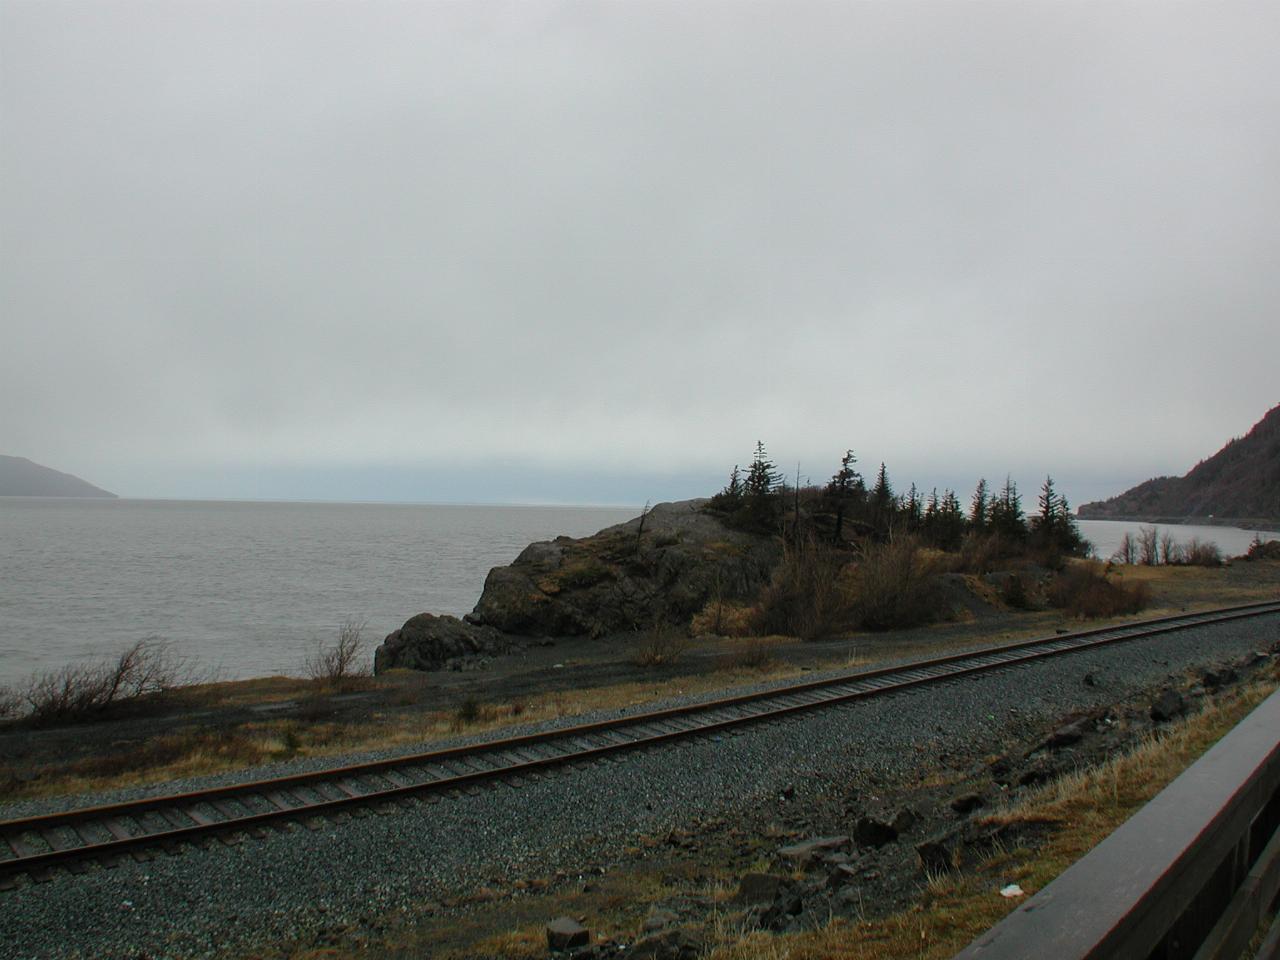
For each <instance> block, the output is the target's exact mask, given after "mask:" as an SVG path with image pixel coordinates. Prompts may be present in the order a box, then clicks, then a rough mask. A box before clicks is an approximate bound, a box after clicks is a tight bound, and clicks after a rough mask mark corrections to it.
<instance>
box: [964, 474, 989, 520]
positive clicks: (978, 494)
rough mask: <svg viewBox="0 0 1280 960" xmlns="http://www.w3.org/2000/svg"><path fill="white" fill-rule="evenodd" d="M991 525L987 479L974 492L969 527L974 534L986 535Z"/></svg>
mask: <svg viewBox="0 0 1280 960" xmlns="http://www.w3.org/2000/svg"><path fill="white" fill-rule="evenodd" d="M990 525H991V503H990V495H989V494H988V493H987V478H986V477H983V478H982V479H980V480H979V481H978V486H977V489H975V490H974V491H973V500H972V501H970V504H969V526H970V527H972V528H973V532H974V533H986V532H987V528H988V527H989V526H990Z"/></svg>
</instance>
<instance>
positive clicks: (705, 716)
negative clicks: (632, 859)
mask: <svg viewBox="0 0 1280 960" xmlns="http://www.w3.org/2000/svg"><path fill="white" fill-rule="evenodd" d="M1272 613H1280V600H1273V601H1263V602H1258V603H1250V604H1240V605H1237V606H1232V607H1224V608H1218V609H1215V610H1208V611H1200V612H1196V613H1186V614H1178V615H1175V616H1168V617H1159V618H1154V619H1148V620H1142V621H1137V622H1134V623H1127V624H1120V625H1113V626H1109V627H1098V628H1094V629H1091V630H1082V631H1076V632H1073V633H1064V634H1055V635H1053V636H1046V637H1040V638H1035V639H1031V640H1023V641H1017V642H1014V643H1009V644H1003V645H998V646H992V647H983V648H980V649H977V650H971V651H968V652H966V653H959V654H949V655H947V656H943V657H934V658H930V659H925V660H916V661H910V662H907V663H903V664H899V665H896V666H890V667H882V668H878V669H875V670H865V671H857V672H849V673H843V674H838V675H835V676H831V677H826V678H822V679H819V680H810V681H805V682H801V683H794V684H788V685H785V686H781V687H776V688H773V689H770V690H762V691H755V692H753V693H749V694H740V695H736V696H727V697H721V698H717V699H714V700H709V701H704V702H701V703H696V704H687V705H684V706H678V707H669V708H666V709H662V710H655V711H650V712H647V713H640V714H633V715H631V716H626V717H618V718H614V719H610V720H602V721H596V722H591V723H583V724H576V725H573V726H568V727H562V728H559V729H556V730H548V731H542V732H539V733H531V734H522V735H518V736H514V737H505V738H501V739H498V740H491V741H486V742H483V743H476V744H469V745H463V746H457V747H449V748H445V749H441V750H434V751H429V752H425V753H417V754H409V755H405V756H401V757H393V758H388V759H383V760H376V761H370V762H367V763H356V764H348V765H344V766H339V767H333V768H328V769H325V770H318V771H310V772H306V773H300V774H290V775H286V776H281V777H273V778H268V779H263V780H254V781H246V782H243V783H238V784H231V785H228V786H223V787H214V788H210V789H207V790H193V791H187V792H182V793H176V794H167V795H159V796H155V797H147V798H143V799H140V800H133V801H126V802H122V803H113V804H102V805H97V806H92V807H83V808H78V809H72V810H67V811H63V812H59V813H50V814H43V815H39V816H33V817H25V818H20V819H15V820H6V821H0V880H3V879H5V878H7V877H10V876H12V875H13V874H15V873H20V872H28V873H30V874H31V875H32V877H33V878H34V879H37V880H43V879H48V874H47V873H46V871H48V870H49V869H50V868H52V867H54V866H57V865H60V864H71V865H75V864H76V863H77V862H80V861H84V860H91V859H100V860H103V862H104V863H111V862H112V861H113V859H114V858H115V857H118V856H119V855H121V854H124V853H126V852H134V851H141V850H144V849H145V848H154V847H170V846H171V845H173V844H175V843H179V842H184V841H193V840H196V839H198V838H207V837H211V836H212V837H219V836H221V837H223V838H227V837H228V836H229V835H230V834H234V833H239V832H241V831H244V830H253V829H260V828H261V827H263V826H264V825H268V824H280V823H281V822H282V821H291V820H293V821H296V820H299V819H302V820H311V819H312V818H315V817H326V816H333V815H335V814H338V813H341V812H344V811H347V810H350V809H351V808H353V807H369V806H375V805H383V804H386V803H389V802H393V801H402V800H404V799H406V798H408V797H409V796H412V795H415V794H423V793H439V792H448V791H453V790H459V789H464V788H474V787H475V786H476V785H477V784H479V783H481V782H485V781H493V780H503V779H514V778H519V777H520V776H521V775H523V774H535V775H538V774H543V775H545V773H546V772H547V771H549V770H551V769H553V768H556V767H564V766H566V765H568V764H571V763H575V762H579V761H587V762H590V761H594V760H597V759H601V758H603V757H605V756H606V755H609V754H615V753H619V752H622V751H627V750H637V749H645V748H650V747H656V746H661V745H664V744H667V743H670V742H673V741H677V740H685V739H691V738H697V737H701V736H705V735H707V734H712V733H718V732H722V731H726V730H729V729H732V728H735V727H739V726H742V725H744V724H748V723H756V722H764V721H770V720H774V719H779V718H785V717H789V716H793V715H795V714H798V713H802V712H805V711H809V710H815V709H819V708H821V707H825V706H831V705H839V704H846V703H848V702H850V701H853V700H859V699H866V698H869V697H874V696H880V695H884V694H890V693H896V692H900V691H903V690H906V689H910V688H914V687H919V686H925V685H931V684H935V683H941V682H945V681H947V680H951V679H955V678H957V677H966V676H971V675H975V674H980V673H986V672H990V671H994V670H1001V669H1005V668H1007V667H1011V666H1016V665H1019V664H1025V663H1028V662H1031V661H1036V660H1042V659H1045V658H1049V657H1056V656H1060V655H1063V654H1067V653H1073V652H1076V651H1079V650H1088V649H1093V648H1096V647H1100V646H1105V645H1109V644H1114V643H1121V642H1125V641H1130V640H1138V639H1143V638H1146V637H1151V636H1157V635H1160V634H1164V633H1170V632H1173V631H1177V630H1186V629H1191V628H1194V627H1199V626H1208V625H1213V624H1218V623H1224V622H1230V621H1234V620H1240V619H1245V618H1251V617H1258V616H1264V615H1267V614H1272ZM841 688H845V689H841ZM806 694H810V695H812V694H817V696H816V697H812V698H810V697H806V696H803V695H806ZM770 701H773V702H770ZM744 710H745V711H746V712H743V711H744ZM712 715H715V716H712ZM677 720H684V721H685V722H686V723H691V724H692V725H691V726H684V725H683V724H681V723H678V722H675V721H677ZM627 728H630V729H631V731H632V732H631V734H630V735H627V734H626V732H625V731H626V729H627ZM646 728H647V729H646ZM673 728H674V729H673ZM599 740H603V741H604V742H603V743H597V742H596V741H599ZM574 741H581V742H582V744H583V745H579V746H575V745H574ZM535 747H541V748H543V749H544V750H545V749H547V748H551V749H553V750H554V751H555V752H553V753H549V754H546V755H540V753H539V751H538V750H537V749H531V748H535ZM502 753H506V754H508V757H507V758H506V759H505V760H501V761H500V762H499V763H498V764H497V765H496V766H493V767H491V768H488V769H485V768H484V764H483V761H481V762H479V763H475V762H473V763H470V764H468V763H460V762H459V761H464V760H470V761H475V760H476V758H483V757H486V756H492V755H494V754H502ZM495 759H496V758H495ZM451 761H452V762H453V765H454V766H455V767H459V766H460V767H462V768H464V769H463V770H462V771H458V770H453V769H451V768H450V767H449V766H447V764H448V763H449V762H451ZM431 766H435V767H437V768H439V769H441V770H442V771H444V775H440V776H431V775H428V776H427V777H426V778H425V779H423V778H422V777H419V776H415V775H412V774H408V773H405V772H404V771H406V770H408V769H409V768H413V767H421V768H424V769H426V768H430V767H431ZM468 768H469V769H468ZM397 773H398V774H399V775H398V776H397V775H396V774H397ZM364 777H378V778H381V779H383V780H385V781H386V782H387V783H389V784H390V786H388V787H375V788H373V789H371V790H369V791H367V792H365V791H362V790H360V789H355V788H353V787H349V786H347V785H346V784H345V783H344V781H353V780H358V779H359V778H364ZM405 780H408V781H410V782H403V781H405ZM321 785H325V786H330V787H332V788H334V789H336V790H337V792H339V793H341V794H342V795H341V796H339V797H328V796H325V794H324V793H322V792H321V791H320V790H318V789H315V788H316V787H318V786H321ZM300 788H307V789H309V790H310V792H312V793H314V794H315V795H316V797H318V798H319V799H318V800H309V799H306V798H300V797H297V796H293V795H291V794H290V793H289V791H291V790H297V789H300ZM247 799H258V800H262V801H265V802H264V804H263V805H264V806H267V807H269V809H267V810H263V811H261V812H253V811H250V812H248V813H244V814H239V813H229V812H228V811H227V810H226V809H225V808H223V809H219V807H221V806H222V805H223V803H225V802H226V801H234V802H240V805H241V806H244V807H245V808H246V809H248V807H247V805H246V804H244V803H243V801H244V800H247ZM293 802H296V803H297V806H293V805H292V803H293ZM201 805H212V809H214V810H216V811H217V812H218V813H219V814H221V815H222V816H223V817H224V819H214V818H211V817H208V816H207V815H205V814H203V813H201V812H200V811H197V810H196V809H195V808H196V807H199V806H201ZM148 814H152V815H155V816H156V817H157V818H158V819H159V820H160V821H162V822H165V823H167V828H163V829H154V828H146V827H145V825H144V824H143V823H142V821H141V818H142V817H145V816H147V815H148ZM166 814H170V815H176V816H177V817H178V818H180V819H181V820H189V821H191V824H190V825H178V824H175V823H174V822H173V821H174V817H173V816H167V815H166ZM118 818H124V819H126V820H133V821H134V823H135V824H136V825H137V826H138V828H139V833H138V834H137V835H125V836H121V834H122V833H123V834H127V833H128V831H127V830H125V829H123V827H122V826H121V824H120V823H119V822H118ZM93 825H98V826H99V827H101V828H102V831H103V832H106V833H110V834H111V836H112V839H111V840H106V841H89V840H87V839H86V838H85V837H84V836H83V835H82V834H81V833H79V832H78V831H77V830H76V828H77V826H93ZM56 831H70V833H71V835H72V836H74V837H76V838H77V839H78V841H79V842H68V841H67V840H66V838H65V835H61V836H60V835H58V834H57V833H55V832H56ZM25 835H34V836H36V837H37V838H39V839H40V840H43V842H44V844H45V845H47V846H48V847H50V849H48V850H26V849H25V847H27V846H29V845H30V844H29V843H28V842H26V841H24V840H23V837H24V836H25ZM51 835H52V836H54V837H58V839H57V840H55V839H51ZM5 848H8V849H9V850H11V851H12V853H13V856H12V857H9V858H5V857H4V856H3V853H4V850H5ZM8 885H12V882H11V881H10V882H9V884H8Z"/></svg>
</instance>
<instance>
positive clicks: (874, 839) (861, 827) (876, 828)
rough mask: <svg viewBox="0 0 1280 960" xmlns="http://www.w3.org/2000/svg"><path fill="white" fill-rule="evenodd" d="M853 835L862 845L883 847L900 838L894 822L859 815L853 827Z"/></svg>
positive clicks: (859, 844)
mask: <svg viewBox="0 0 1280 960" xmlns="http://www.w3.org/2000/svg"><path fill="white" fill-rule="evenodd" d="M853 837H854V839H855V840H857V841H858V846H860V847H883V846H884V845H885V844H887V843H893V841H895V840H897V839H898V831H897V830H896V829H895V828H894V826H893V824H891V823H885V822H883V821H881V820H876V819H874V818H872V817H859V818H858V822H857V823H856V824H854V827H853Z"/></svg>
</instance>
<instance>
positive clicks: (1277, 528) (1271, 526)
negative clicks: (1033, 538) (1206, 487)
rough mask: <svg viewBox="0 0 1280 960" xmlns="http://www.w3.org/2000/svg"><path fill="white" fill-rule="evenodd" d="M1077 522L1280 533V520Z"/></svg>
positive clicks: (1127, 517) (1081, 517)
mask: <svg viewBox="0 0 1280 960" xmlns="http://www.w3.org/2000/svg"><path fill="white" fill-rule="evenodd" d="M1076 519H1077V520H1106V521H1112V522H1114V523H1147V524H1152V525H1156V526H1165V527H1228V528H1232V529H1236V530H1245V531H1249V530H1260V531H1263V532H1266V533H1280V520H1262V519H1252V518H1249V517H1245V518H1236V517H1138V516H1131V515H1127V514H1126V515H1124V516H1105V517H1103V516H1087V515H1085V514H1077V515H1076Z"/></svg>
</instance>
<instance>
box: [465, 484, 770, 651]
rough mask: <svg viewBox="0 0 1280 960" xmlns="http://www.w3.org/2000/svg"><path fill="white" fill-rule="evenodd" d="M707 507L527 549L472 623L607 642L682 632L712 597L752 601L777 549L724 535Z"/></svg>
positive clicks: (490, 590)
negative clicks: (640, 632)
mask: <svg viewBox="0 0 1280 960" xmlns="http://www.w3.org/2000/svg"><path fill="white" fill-rule="evenodd" d="M705 502H706V501H704V500H685V501H681V502H678V503H661V504H658V505H657V506H656V507H654V508H653V509H652V510H650V511H649V512H648V513H647V514H646V515H645V516H644V517H643V518H640V517H637V518H636V519H634V520H631V521H628V522H627V523H623V524H618V525H617V526H613V527H609V528H607V529H605V530H601V531H600V532H599V533H597V534H595V535H594V536H591V537H585V538H583V539H581V540H574V539H571V538H569V537H557V538H556V539H555V540H550V541H543V542H539V543H533V544H530V545H529V546H528V547H526V548H525V550H524V551H523V552H522V553H521V554H520V556H518V557H516V559H515V562H514V563H512V564H511V565H510V566H506V567H495V568H494V569H493V570H491V571H490V572H489V576H488V578H487V579H486V580H485V585H484V593H483V594H482V595H481V597H480V602H479V603H477V604H476V607H475V609H474V610H473V611H472V612H471V613H470V614H469V615H468V616H467V617H466V620H467V621H468V622H469V623H472V624H476V625H483V626H489V627H494V628H496V629H498V630H500V631H502V632H503V633H512V634H518V635H524V636H582V635H584V634H586V635H591V636H601V635H603V634H607V633H614V632H619V631H627V630H637V629H642V628H645V627H648V626H650V625H652V624H655V623H669V624H673V625H679V626H685V625H687V624H688V622H689V618H690V617H691V616H692V615H693V614H694V613H696V612H697V611H698V610H700V609H701V608H702V607H703V606H704V605H705V604H706V603H707V601H708V600H709V599H711V598H712V597H719V598H721V599H724V600H733V599H740V598H746V597H748V596H751V595H752V594H753V593H754V592H755V591H756V590H758V589H759V587H760V586H761V584H763V583H764V582H765V581H766V580H767V579H768V577H769V573H770V571H771V570H772V568H773V566H774V564H775V563H776V562H777V559H778V556H779V548H778V547H777V545H776V544H775V543H774V542H773V538H770V537H765V536H761V535H759V534H751V533H744V532H741V531H737V530H732V529H730V528H728V527H726V526H725V525H724V524H723V523H721V522H720V520H719V519H717V518H716V517H714V516H712V515H710V514H707V513H704V512H702V510H701V509H700V508H701V507H702V506H703V505H704V504H705ZM642 522H643V527H642V526H641V523H642Z"/></svg>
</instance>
